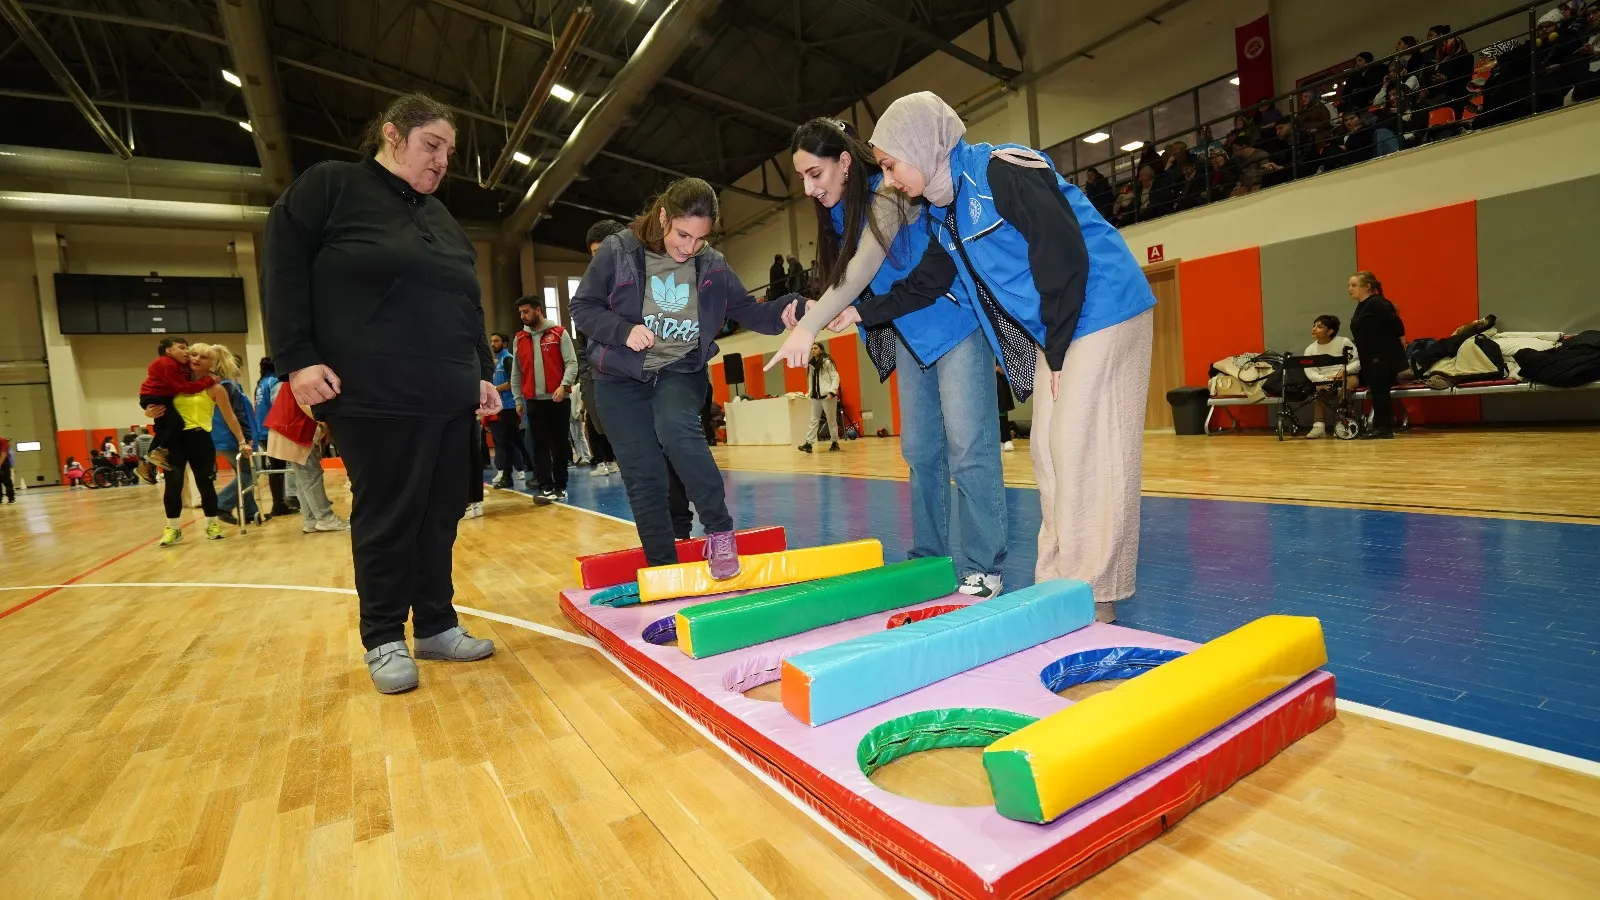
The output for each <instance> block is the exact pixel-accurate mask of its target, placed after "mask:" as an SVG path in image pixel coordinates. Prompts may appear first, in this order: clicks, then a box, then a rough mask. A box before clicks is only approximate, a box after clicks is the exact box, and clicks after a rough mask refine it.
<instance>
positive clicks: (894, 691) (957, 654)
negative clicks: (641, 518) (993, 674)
mask: <svg viewBox="0 0 1600 900" xmlns="http://www.w3.org/2000/svg"><path fill="white" fill-rule="evenodd" d="M902 565H904V563H902ZM890 608H892V607H890ZM682 615H683V614H682V613H679V616H680V617H681V616H682ZM1093 621H1094V595H1093V593H1092V592H1091V591H1090V590H1089V585H1088V584H1086V583H1084V582H1082V581H1046V582H1042V583H1040V584H1035V585H1033V586H1032V587H1026V588H1023V589H1022V590H1020V591H1012V592H1011V593H1009V594H1002V595H1000V596H998V597H995V598H993V599H991V600H986V601H984V602H982V603H974V604H972V605H971V606H966V607H963V608H961V609H957V610H952V611H950V612H947V613H945V614H944V615H940V616H935V617H932V618H927V619H923V620H921V621H914V622H911V623H909V624H906V625H904V626H903V627H899V628H893V629H889V630H885V631H878V632H874V633H871V634H864V635H862V636H860V637H858V638H854V639H852V640H848V641H844V642H842V643H838V644H834V645H832V646H831V647H822V648H820V649H817V650H812V651H810V652H807V653H802V654H799V655H797V656H791V657H789V658H788V659H785V660H784V661H783V675H782V678H783V707H784V709H787V710H788V711H789V712H790V714H791V715H793V716H794V717H795V718H797V719H799V720H800V721H802V722H804V723H806V724H807V725H813V726H815V725H822V724H825V723H827V722H832V721H833V720H835V719H839V718H843V717H844V716H847V715H850V714H851V713H853V712H858V711H860V710H864V709H867V708H868V707H871V706H875V705H877V704H879V703H882V702H883V701H885V700H889V699H891V698H893V697H898V696H900V695H902V694H909V693H911V692H912V691H915V690H917V689H918V688H923V687H927V686H928V685H930V684H933V683H934V682H936V681H941V680H943V679H945V678H949V677H950V676H952V675H958V674H960V673H962V672H965V671H967V670H969V669H975V668H977V667H978V666H981V665H984V664H985V663H990V662H993V661H995V660H997V659H1000V658H1001V657H1005V656H1010V655H1011V654H1013V653H1016V652H1017V651H1019V650H1025V649H1027V648H1028V647H1033V646H1037V645H1039V644H1042V643H1044V642H1045V641H1048V640H1050V639H1052V638H1057V637H1060V636H1061V635H1063V634H1067V633H1068V632H1072V631H1076V630H1078V629H1079V628H1082V627H1084V626H1086V625H1088V624H1089V623H1090V622H1093ZM678 634H679V636H680V637H679V640H680V641H681V640H682V634H683V627H682V624H681V622H680V625H679V628H678Z"/></svg>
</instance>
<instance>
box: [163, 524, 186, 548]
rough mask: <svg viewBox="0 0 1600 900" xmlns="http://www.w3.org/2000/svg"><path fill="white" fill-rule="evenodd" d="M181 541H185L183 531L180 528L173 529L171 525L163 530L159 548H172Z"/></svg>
mask: <svg viewBox="0 0 1600 900" xmlns="http://www.w3.org/2000/svg"><path fill="white" fill-rule="evenodd" d="M181 540H183V530H182V529H179V528H173V527H172V526H171V525H168V526H167V527H165V528H163V529H161V543H160V544H158V545H157V546H160V547H171V546H172V545H173V544H176V543H178V542H179V541H181Z"/></svg>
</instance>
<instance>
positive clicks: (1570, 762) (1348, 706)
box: [1334, 699, 1600, 778]
mask: <svg viewBox="0 0 1600 900" xmlns="http://www.w3.org/2000/svg"><path fill="white" fill-rule="evenodd" d="M1334 703H1335V704H1336V705H1337V706H1338V708H1339V711H1340V712H1348V713H1355V714H1356V715H1358V716H1366V717H1367V718H1369V719H1377V720H1378V721H1380V722H1388V723H1389V724H1391V725H1401V726H1404V727H1406V728H1414V729H1416V730H1417V731H1423V732H1427V733H1428V734H1436V735H1439V736H1440V737H1447V738H1453V739H1455V740H1458V741H1461V742H1462V743H1464V744H1472V745H1474V746H1477V747H1484V748H1486V749H1489V750H1498V751H1500V752H1501V753H1509V754H1511V755H1512V756H1520V757H1522V758H1523V759H1531V760H1533V761H1534V762H1539V763H1544V764H1545V765H1550V766H1556V767H1558V768H1562V769H1570V770H1572V771H1574V772H1578V773H1580V774H1583V775H1588V776H1591V777H1594V778H1600V762H1595V761H1594V760H1590V759H1583V758H1582V757H1577V756H1569V755H1567V754H1565V753H1557V752H1556V751H1554V750H1546V749H1544V748H1543V747H1535V746H1533V745H1531V744H1519V743H1517V742H1516V741H1508V740H1506V739H1505V738H1499V737H1495V736H1494V735H1492V734H1484V733H1482V732H1479V731H1470V730H1468V729H1466V728H1457V727H1456V726H1454V725H1446V724H1444V723H1443V722H1434V721H1432V720H1429V719H1419V718H1417V717H1416V716H1408V715H1406V714H1405V713H1397V712H1394V711H1393V710H1387V709H1381V708H1379V707H1376V706H1367V705H1366V704H1364V703H1352V702H1351V701H1349V700H1341V699H1336V700H1335V701H1334Z"/></svg>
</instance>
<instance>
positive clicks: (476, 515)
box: [461, 503, 483, 519]
mask: <svg viewBox="0 0 1600 900" xmlns="http://www.w3.org/2000/svg"><path fill="white" fill-rule="evenodd" d="M461 518H463V519H481V518H483V504H482V503H468V504H467V511H466V512H464V513H462V514H461Z"/></svg>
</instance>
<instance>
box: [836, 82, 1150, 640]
mask: <svg viewBox="0 0 1600 900" xmlns="http://www.w3.org/2000/svg"><path fill="white" fill-rule="evenodd" d="M965 131H966V126H965V125H963V124H962V122H961V118H960V117H959V116H957V115H956V113H955V110H953V109H951V108H950V107H949V105H947V104H946V103H945V102H944V101H943V100H941V99H939V98H938V97H937V96H935V95H934V94H931V93H919V94H912V95H910V96H907V97H902V98H900V99H899V100H896V101H895V102H894V103H893V104H891V105H890V106H889V108H888V109H887V110H885V111H884V114H883V118H881V119H880V120H879V121H878V125H877V128H876V129H875V131H874V132H873V135H872V141H873V147H874V149H875V150H876V152H877V156H878V162H879V164H880V165H881V166H882V167H883V177H884V183H885V184H887V185H889V186H891V187H895V188H898V189H899V190H901V191H903V192H905V193H906V194H909V195H910V196H913V197H919V196H920V197H923V198H925V199H926V200H927V202H928V203H929V204H930V205H931V206H932V207H933V208H932V209H931V210H930V213H931V215H932V217H933V219H934V222H933V228H932V230H931V233H930V237H929V241H928V249H927V251H926V253H924V255H923V257H922V261H921V262H920V263H918V264H917V267H916V269H915V270H914V271H912V273H911V274H910V276H909V277H908V278H907V279H906V280H905V281H903V282H901V283H899V284H897V285H895V287H894V288H893V289H891V290H890V292H889V294H888V296H887V297H885V298H883V299H882V300H877V301H875V302H873V303H871V304H867V303H863V304H861V305H860V306H857V307H854V309H855V310H857V311H858V315H859V318H860V319H861V320H862V321H863V322H866V323H868V324H870V323H871V322H872V321H874V320H876V319H877V318H878V317H879V316H881V315H883V314H884V313H885V312H896V313H898V312H903V311H904V310H905V309H906V308H909V307H914V306H917V305H919V304H924V303H927V302H931V300H932V299H933V298H937V297H939V296H941V295H943V294H945V293H946V292H951V291H953V292H954V294H955V296H956V297H957V298H958V299H959V300H960V301H961V302H962V303H970V304H972V307H973V311H974V312H975V313H976V315H977V319H978V325H979V327H980V329H981V330H982V332H983V334H984V337H985V338H987V339H988V341H989V345H990V347H991V348H992V349H993V350H994V353H995V356H996V357H998V358H999V360H1000V363H1001V366H1002V367H1003V368H1004V370H1005V374H1006V380H1007V381H1009V382H1010V383H1011V385H1012V388H1013V389H1014V390H1015V391H1016V393H1017V397H1018V399H1019V400H1022V399H1027V397H1028V396H1029V395H1032V396H1033V397H1034V408H1033V430H1032V432H1031V435H1030V436H1031V438H1032V440H1031V441H1030V445H1031V451H1032V456H1033V468H1034V474H1035V477H1036V478H1037V479H1038V482H1039V497H1040V503H1041V506H1042V513H1043V515H1042V524H1041V527H1040V530H1039V562H1038V568H1037V570H1036V571H1035V577H1036V578H1037V579H1038V580H1041V581H1042V580H1046V579H1052V578H1077V579H1082V580H1084V581H1087V582H1089V584H1090V586H1091V587H1092V588H1093V589H1094V596H1095V600H1096V606H1095V615H1096V618H1097V619H1098V620H1100V621H1112V620H1114V619H1115V618H1116V606H1115V603H1116V601H1118V600H1122V599H1125V598H1127V597H1129V596H1131V595H1132V594H1133V591H1134V569H1135V564H1136V563H1137V561H1138V556H1139V552H1138V548H1139V474H1140V462H1141V456H1142V453H1143V447H1144V410H1145V395H1146V392H1147V387H1148V384H1149V380H1150V344H1151V337H1152V322H1153V320H1154V315H1153V313H1152V312H1151V310H1152V308H1153V307H1154V306H1155V302H1156V301H1155V295H1154V294H1152V293H1151V292H1150V285H1149V283H1148V282H1147V281H1146V280H1145V277H1144V273H1143V272H1141V271H1140V269H1139V264H1138V262H1137V261H1135V259H1134V257H1133V254H1132V253H1130V252H1129V251H1128V246H1127V244H1125V243H1123V240H1122V237H1121V236H1120V235H1118V234H1117V232H1116V230H1115V229H1113V228H1112V227H1111V226H1110V225H1109V224H1108V223H1107V222H1106V221H1105V220H1104V219H1102V218H1101V217H1100V214H1099V213H1097V212H1095V210H1094V207H1093V206H1092V205H1091V204H1090V203H1089V200H1088V198H1086V197H1085V196H1084V195H1083V193H1082V192H1081V191H1079V190H1078V189H1077V188H1076V187H1074V186H1072V185H1071V184H1069V183H1067V182H1066V181H1065V180H1064V179H1062V178H1061V177H1060V176H1059V175H1057V174H1056V172H1055V169H1054V168H1052V167H1051V165H1050V162H1049V158H1048V157H1046V156H1045V155H1044V154H1042V153H1039V152H1038V151H1036V150H1032V149H1029V148H1027V147H1020V146H1015V145H1006V146H1000V147H993V146H990V145H988V144H969V143H967V142H966V141H964V140H962V135H963V134H964V133H965ZM849 313H850V311H849V310H847V311H846V314H849ZM990 374H991V373H989V372H985V373H984V378H985V379H987V378H988V377H990ZM976 387H977V386H976V385H974V388H976Z"/></svg>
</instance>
